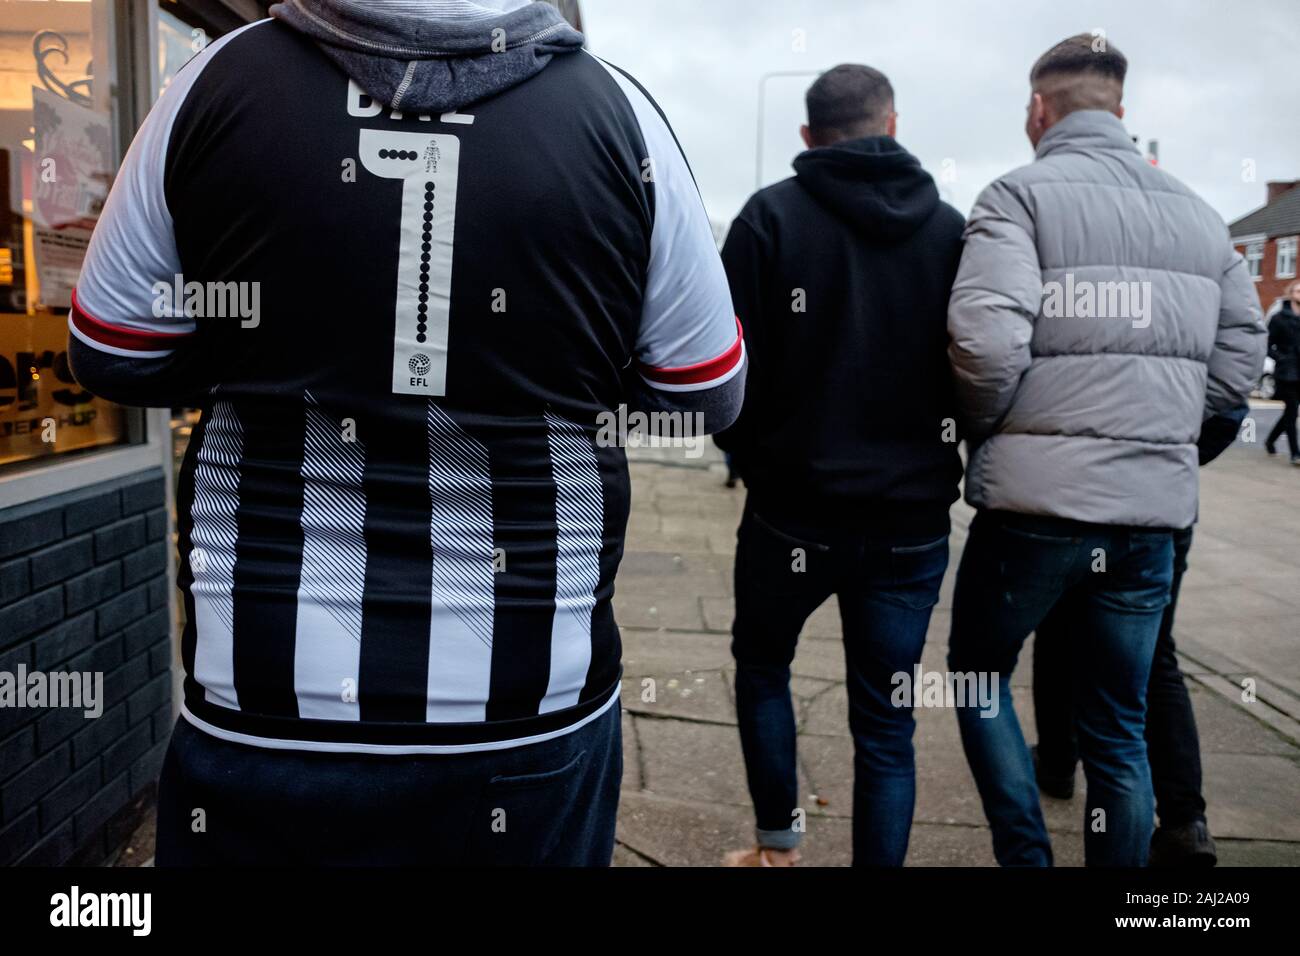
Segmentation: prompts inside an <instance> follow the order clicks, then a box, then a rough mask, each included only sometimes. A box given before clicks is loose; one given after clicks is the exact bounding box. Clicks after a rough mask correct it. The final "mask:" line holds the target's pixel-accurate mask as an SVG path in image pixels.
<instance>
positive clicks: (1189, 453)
mask: <svg viewBox="0 0 1300 956" xmlns="http://www.w3.org/2000/svg"><path fill="white" fill-rule="evenodd" d="M1126 71H1127V61H1126V60H1125V58H1124V57H1123V55H1122V54H1121V53H1120V52H1119V51H1118V50H1117V49H1115V48H1114V47H1113V46H1110V45H1108V43H1107V41H1106V38H1105V37H1104V36H1100V35H1096V36H1094V35H1088V34H1084V35H1081V36H1076V37H1072V38H1070V39H1068V40H1065V41H1063V42H1061V43H1059V44H1057V45H1056V46H1055V47H1053V48H1052V49H1051V50H1049V51H1048V52H1047V53H1046V54H1044V55H1043V56H1042V57H1041V58H1040V59H1039V60H1038V62H1037V63H1036V64H1035V65H1034V68H1033V70H1032V71H1031V74H1030V80H1031V85H1032V87H1033V93H1032V98H1031V101H1030V105H1029V115H1028V120H1027V122H1026V132H1027V134H1028V136H1029V139H1030V142H1031V143H1033V145H1034V146H1035V148H1036V157H1035V162H1033V163H1032V164H1030V165H1028V166H1025V167H1022V168H1020V169H1017V170H1014V171H1012V172H1010V173H1008V174H1007V175H1005V176H1003V177H1002V178H1001V179H999V180H997V181H996V182H994V183H993V184H992V185H990V186H989V187H988V188H987V189H986V190H985V191H984V192H983V194H982V195H981V196H980V198H979V200H978V201H977V202H976V205H975V208H974V210H973V212H972V214H971V217H970V220H969V224H968V225H967V228H966V248H965V251H964V253H963V257H962V263H961V268H960V271H959V273H958V276H957V282H956V284H955V286H954V288H953V294H952V299H951V302H950V305H949V314H948V327H949V332H950V334H951V339H952V341H951V344H950V347H949V358H950V359H951V361H952V365H953V369H954V372H955V375H956V381H957V388H958V395H959V399H960V404H961V408H962V412H963V416H964V426H965V429H966V431H965V437H966V439H967V444H968V449H969V452H970V462H969V467H968V470H967V477H966V497H967V500H968V501H969V502H970V503H971V504H972V505H974V506H975V507H976V508H978V509H979V514H978V515H977V516H976V519H975V521H974V523H973V524H972V526H971V531H970V538H969V540H968V542H967V545H966V549H965V553H964V555H963V559H962V564H961V568H960V571H959V573H958V580H957V592H956V596H955V600H954V608H953V625H952V634H951V639H950V655H949V663H950V667H951V668H952V670H953V671H955V672H959V673H964V672H974V673H978V674H983V673H988V672H992V673H994V674H996V675H998V677H999V684H1000V694H999V700H998V701H997V702H996V704H994V705H993V706H986V707H984V708H978V707H975V706H969V707H962V708H960V709H959V710H958V717H959V722H960V725H961V730H962V741H963V745H964V747H965V749H966V755H967V758H968V760H969V761H970V763H971V768H972V771H973V772H974V774H975V778H976V782H977V784H978V785H979V788H980V795H981V797H982V799H983V802H984V809H985V813H986V814H987V816H988V818H989V822H990V824H991V826H992V828H993V842H994V852H995V854H996V856H997V858H998V860H999V862H1001V863H1003V864H1028V865H1047V864H1050V863H1051V859H1052V857H1051V847H1050V843H1049V841H1048V838H1047V832H1046V829H1045V828H1044V825H1043V819H1042V812H1041V809H1040V808H1039V806H1038V794H1037V789H1036V786H1035V782H1034V772H1033V766H1032V763H1031V759H1030V754H1029V751H1028V748H1027V747H1026V746H1025V743H1024V738H1023V737H1022V735H1021V732H1020V726H1019V724H1018V722H1017V720H1016V716H1015V712H1014V709H1013V707H1012V704H1011V696H1010V686H1009V678H1010V672H1011V670H1012V669H1013V668H1014V667H1015V662H1016V657H1017V655H1018V654H1019V651H1020V648H1021V645H1022V644H1023V643H1024V640H1025V638H1026V637H1027V636H1028V635H1029V633H1030V632H1031V631H1033V630H1034V629H1035V627H1036V626H1037V625H1038V623H1039V622H1040V621H1041V620H1042V619H1043V617H1044V616H1045V615H1046V614H1047V612H1048V611H1049V610H1050V609H1051V608H1052V606H1053V605H1054V604H1055V603H1056V602H1057V601H1058V600H1059V599H1061V598H1062V597H1065V596H1067V595H1068V596H1071V597H1076V598H1078V599H1079V605H1080V607H1081V608H1082V611H1081V613H1080V614H1079V615H1078V616H1077V619H1076V620H1075V621H1074V622H1073V624H1074V628H1073V630H1074V633H1073V634H1072V640H1071V645H1072V648H1073V656H1074V665H1075V666H1074V668H1073V671H1074V675H1075V682H1076V687H1075V691H1076V702H1077V703H1076V707H1077V710H1076V720H1077V724H1078V726H1077V730H1078V734H1079V744H1080V752H1081V757H1082V758H1083V762H1084V770H1085V773H1086V775H1087V778H1088V799H1087V816H1086V819H1085V848H1086V855H1087V861H1088V863H1089V864H1092V865H1142V864H1143V863H1144V862H1145V860H1146V854H1147V847H1148V844H1149V842H1150V837H1151V827H1152V813H1153V809H1152V795H1151V779H1150V771H1149V768H1148V765H1147V757H1146V748H1145V744H1144V742H1143V720H1144V711H1145V692H1146V685H1147V675H1148V672H1149V670H1150V666H1151V659H1152V654H1153V648H1154V644H1155V639H1156V634H1157V630H1158V628H1159V623H1160V617H1161V613H1162V610H1163V608H1164V606H1165V604H1166V603H1167V601H1168V597H1169V583H1170V578H1171V576H1172V542H1171V536H1170V531H1171V529H1178V528H1186V527H1188V526H1189V525H1191V524H1192V522H1193V521H1194V520H1195V518H1196V510H1197V449H1196V440H1197V436H1198V434H1199V433H1200V429H1201V422H1202V421H1203V420H1205V419H1206V418H1208V417H1210V416H1212V415H1215V414H1218V413H1220V412H1225V411H1228V410H1229V409H1231V408H1233V407H1234V406H1237V405H1240V404H1241V402H1242V400H1243V398H1244V397H1245V396H1246V395H1247V394H1248V393H1249V391H1250V388H1251V386H1252V384H1253V383H1254V382H1255V381H1256V379H1257V378H1258V376H1259V372H1260V369H1261V367H1262V364H1263V357H1264V348H1265V336H1264V326H1263V324H1262V320H1261V316H1260V312H1259V308H1258V304H1257V300H1256V297H1255V291H1254V288H1253V285H1252V283H1251V281H1250V278H1249V276H1248V275H1247V272H1246V268H1245V265H1244V262H1243V261H1242V258H1241V256H1239V255H1238V254H1237V253H1236V252H1235V251H1234V250H1233V248H1232V246H1231V244H1230V242H1229V239H1228V233H1227V229H1226V227H1225V226H1224V224H1223V221H1222V219H1221V218H1220V217H1219V216H1218V215H1217V214H1216V213H1215V212H1214V211H1213V210H1212V209H1211V208H1210V207H1209V206H1208V205H1207V204H1206V203H1205V202H1204V201H1203V200H1201V199H1200V198H1199V197H1197V196H1196V195H1195V194H1194V193H1193V192H1192V191H1191V190H1190V189H1188V188H1187V187H1186V186H1184V185H1183V184H1182V183H1180V182H1178V181H1177V180H1175V179H1174V178H1173V177H1172V176H1170V175H1168V174H1166V173H1164V172H1163V171H1161V170H1159V169H1156V168H1155V167H1153V166H1151V165H1150V164H1149V163H1147V162H1146V160H1145V159H1143V157H1142V156H1141V154H1140V153H1139V152H1138V150H1137V149H1136V148H1135V146H1134V145H1133V142H1132V139H1131V138H1130V137H1129V134H1128V132H1127V131H1126V130H1125V128H1124V126H1123V124H1122V123H1121V118H1122V117H1123V113H1124V111H1123V107H1122V106H1121V105H1120V100H1121V97H1122V93H1123V82H1124V76H1125V73H1126ZM959 703H960V701H959Z"/></svg>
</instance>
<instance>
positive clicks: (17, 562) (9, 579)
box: [0, 558, 31, 604]
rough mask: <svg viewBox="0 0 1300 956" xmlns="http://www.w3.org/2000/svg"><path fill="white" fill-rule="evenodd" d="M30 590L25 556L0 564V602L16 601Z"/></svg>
mask: <svg viewBox="0 0 1300 956" xmlns="http://www.w3.org/2000/svg"><path fill="white" fill-rule="evenodd" d="M30 590H31V578H30V577H29V575H28V571H27V559H26V558H14V559H13V560H12V561H6V562H5V563H4V564H0V604H8V603H10V602H11V601H16V600H18V599H19V598H20V597H22V596H23V595H25V594H26V593H27V592H28V591H30Z"/></svg>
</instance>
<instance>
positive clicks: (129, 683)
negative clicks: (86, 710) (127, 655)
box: [104, 654, 149, 707]
mask: <svg viewBox="0 0 1300 956" xmlns="http://www.w3.org/2000/svg"><path fill="white" fill-rule="evenodd" d="M148 680H149V658H148V655H146V654H141V655H139V656H138V657H133V658H131V660H129V661H127V662H126V663H125V664H123V665H122V666H121V667H119V668H117V669H116V670H114V671H112V672H110V673H108V674H106V675H104V706H105V707H112V706H113V705H114V704H116V703H117V702H118V701H120V700H123V699H125V698H126V697H127V695H129V694H132V693H134V692H135V691H137V690H139V689H140V688H141V687H143V686H144V685H145V683H146V682H147V681H148Z"/></svg>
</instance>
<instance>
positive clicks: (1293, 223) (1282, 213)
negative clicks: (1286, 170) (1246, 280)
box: [1228, 179, 1300, 312]
mask: <svg viewBox="0 0 1300 956" xmlns="http://www.w3.org/2000/svg"><path fill="white" fill-rule="evenodd" d="M1228 232H1229V234H1231V236H1232V244H1233V245H1234V246H1236V247H1237V251H1238V252H1240V253H1241V254H1242V255H1243V256H1245V257H1246V267H1247V268H1248V269H1250V274H1251V276H1252V277H1253V278H1254V280H1255V288H1256V290H1257V291H1258V292H1259V304H1260V306H1261V307H1262V308H1263V309H1264V311H1265V312H1270V311H1272V310H1273V309H1274V308H1275V307H1276V306H1277V305H1278V303H1279V302H1280V301H1281V299H1282V294H1283V293H1284V292H1285V291H1286V288H1287V286H1289V285H1290V284H1291V283H1292V282H1294V281H1295V279H1296V271H1297V270H1296V259H1297V258H1298V252H1300V249H1298V248H1297V247H1300V179H1297V180H1292V181H1291V182H1273V183H1269V184H1268V199H1267V201H1266V202H1265V204H1264V205H1263V206H1262V207H1260V208H1259V209H1256V210H1255V211H1254V212H1252V213H1250V214H1249V215H1246V216H1242V217H1241V218H1240V219H1238V220H1237V221H1236V222H1234V223H1232V224H1231V225H1230V226H1228Z"/></svg>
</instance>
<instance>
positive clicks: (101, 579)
mask: <svg viewBox="0 0 1300 956" xmlns="http://www.w3.org/2000/svg"><path fill="white" fill-rule="evenodd" d="M121 590H122V569H121V568H120V567H119V566H118V565H117V564H116V563H114V564H109V565H105V566H104V567H102V568H95V569H94V570H93V571H87V572H86V573H85V574H82V575H79V576H77V577H75V578H73V579H72V580H70V581H67V582H65V583H64V585H63V593H64V595H65V596H66V598H67V606H68V613H69V614H76V613H77V612H78V611H84V610H85V609H86V608H88V607H92V606H94V605H96V604H100V603H102V602H103V601H107V600H108V599H109V598H111V597H112V596H113V595H115V594H117V593H118V592H119V591H121Z"/></svg>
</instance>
